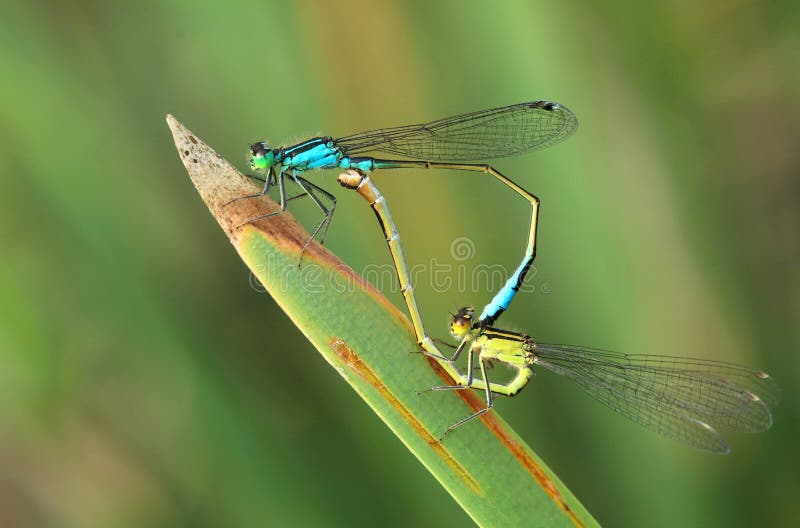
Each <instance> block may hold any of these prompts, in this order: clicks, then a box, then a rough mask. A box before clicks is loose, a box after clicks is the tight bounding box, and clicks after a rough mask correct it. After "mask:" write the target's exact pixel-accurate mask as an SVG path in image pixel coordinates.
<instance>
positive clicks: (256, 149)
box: [250, 141, 275, 171]
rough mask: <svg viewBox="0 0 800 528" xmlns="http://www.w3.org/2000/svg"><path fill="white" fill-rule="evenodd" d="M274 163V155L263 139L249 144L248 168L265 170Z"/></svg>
mask: <svg viewBox="0 0 800 528" xmlns="http://www.w3.org/2000/svg"><path fill="white" fill-rule="evenodd" d="M274 163H275V155H274V154H273V152H272V151H271V150H270V149H269V146H268V145H267V144H266V143H264V142H263V141H262V142H260V143H253V144H252V145H250V168H251V169H252V170H254V171H265V170H267V169H269V168H270V167H271V166H272V165H273V164H274Z"/></svg>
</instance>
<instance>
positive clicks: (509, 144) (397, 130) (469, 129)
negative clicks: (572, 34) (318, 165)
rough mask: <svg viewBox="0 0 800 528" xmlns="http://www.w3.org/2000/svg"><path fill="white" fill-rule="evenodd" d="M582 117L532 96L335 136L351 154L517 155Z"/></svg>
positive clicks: (552, 140) (557, 136)
mask: <svg viewBox="0 0 800 528" xmlns="http://www.w3.org/2000/svg"><path fill="white" fill-rule="evenodd" d="M577 126H578V120H577V119H576V118H575V115H574V114H573V113H572V112H571V111H570V110H569V109H568V108H567V107H565V106H562V105H560V104H558V103H553V102H550V101H533V102H529V103H520V104H515V105H511V106H504V107H501V108H493V109H491V110H481V111H478V112H471V113H468V114H462V115H458V116H453V117H446V118H444V119H439V120H437V121H431V122H430V123H423V124H418V125H407V126H401V127H394V128H382V129H379V130H370V131H369V132H361V133H359V134H354V135H352V136H346V137H342V138H338V139H335V140H334V143H335V144H336V146H337V147H339V148H340V149H342V151H343V152H344V153H345V154H347V155H350V156H352V155H357V154H364V153H367V152H386V153H390V154H399V155H401V156H406V157H409V158H416V159H422V160H428V161H474V160H483V159H493V158H502V157H506V156H516V155H518V154H523V153H525V152H530V151H533V150H538V149H542V148H545V147H549V146H550V145H554V144H556V143H558V142H559V141H562V140H564V139H566V138H567V137H569V136H570V135H571V134H572V133H573V132H574V131H575V129H576V128H577Z"/></svg>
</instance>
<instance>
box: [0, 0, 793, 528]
mask: <svg viewBox="0 0 800 528" xmlns="http://www.w3.org/2000/svg"><path fill="white" fill-rule="evenodd" d="M798 27H800V10H798V9H797V7H796V4H795V3H794V2H791V1H786V2H751V1H733V2H730V1H706V2H701V3H698V2H689V1H678V2H652V3H649V2H646V3H639V2H627V1H614V0H612V1H610V2H602V3H597V4H595V3H585V2H578V1H574V0H567V1H559V2H525V1H517V2H493V3H491V4H490V3H488V2H461V1H442V2H426V1H416V2H407V3H405V2H404V3H400V2H397V3H393V2H366V1H363V2H359V1H350V2H314V1H296V2H245V1H235V0H234V1H229V2H225V3H220V4H219V5H206V3H204V2H189V1H175V0H173V1H164V2H88V1H87V2H44V3H41V2H21V1H20V2H14V1H12V2H10V3H9V2H8V0H5V1H4V2H2V4H0V72H2V74H0V168H2V180H0V181H1V182H2V183H1V185H2V188H1V190H0V217H1V218H2V221H0V234H1V235H0V236H2V247H3V250H2V265H1V266H0V314H2V315H0V524H2V525H3V526H81V527H89V526H354V525H356V526H358V525H367V524H370V525H376V524H380V525H382V526H455V525H464V523H467V524H468V523H469V522H470V521H469V520H468V518H467V516H466V515H465V514H464V513H463V512H462V511H461V510H460V508H459V507H458V506H457V505H456V504H455V503H454V501H453V500H451V499H450V497H449V496H448V495H447V493H446V492H445V491H444V490H443V489H441V487H440V486H439V485H438V484H437V483H436V482H435V481H434V479H433V478H432V477H431V476H430V475H429V474H428V473H427V472H426V470H425V469H424V468H423V467H422V466H421V465H420V464H419V463H417V462H416V460H415V459H414V458H413V457H412V455H411V454H409V453H408V452H407V451H406V449H405V448H404V447H403V446H402V445H401V444H400V442H399V441H398V440H397V439H396V438H395V437H394V436H393V435H392V434H391V433H390V432H389V431H388V429H387V428H386V427H385V426H384V425H383V424H382V423H381V422H379V421H378V420H377V419H376V417H375V416H374V415H373V414H372V412H371V411H370V410H369V409H367V408H366V406H365V405H364V404H363V402H362V401H361V400H360V399H359V398H357V397H356V396H355V394H354V393H353V392H352V391H351V390H350V389H349V387H348V386H347V385H346V384H345V383H343V381H342V379H341V377H340V376H339V375H338V374H337V373H336V372H334V371H333V370H332V369H331V368H330V367H329V366H328V365H327V364H326V363H325V362H324V361H323V360H322V358H321V357H320V356H319V355H318V354H317V353H316V352H315V350H314V349H313V348H312V347H311V346H310V345H309V343H308V342H307V341H306V340H305V339H304V338H303V336H302V335H301V334H300V333H299V332H298V330H297V329H296V328H295V327H294V326H293V325H292V324H291V323H290V322H289V321H288V319H287V318H286V316H285V315H284V314H283V313H282V312H281V311H280V310H279V309H278V308H277V307H276V306H275V303H274V302H273V301H272V300H271V299H270V297H269V296H268V295H266V294H263V293H260V292H258V291H256V289H254V288H253V287H252V285H251V281H250V279H249V273H248V271H247V270H246V269H245V267H244V265H243V264H242V262H241V261H240V260H239V258H238V257H237V255H236V254H235V252H234V251H233V250H232V248H231V246H230V244H229V243H228V241H227V239H226V238H225V236H224V234H223V233H222V232H221V231H220V229H219V228H218V227H217V225H216V223H215V221H214V220H213V219H212V217H211V216H210V215H209V214H208V212H207V210H206V209H205V206H204V205H203V204H202V202H201V201H200V200H199V199H198V196H197V194H196V192H195V190H194V189H193V187H192V185H191V183H190V181H189V179H188V178H187V175H186V173H185V171H184V170H183V168H182V166H181V164H180V162H179V159H178V157H177V155H176V152H175V148H174V146H173V145H172V142H171V136H170V134H169V131H168V130H167V127H166V125H165V123H164V116H165V114H166V113H173V114H175V115H176V116H177V117H178V119H180V120H182V121H183V122H184V123H185V124H186V125H187V126H189V127H190V128H191V129H192V130H194V131H195V132H196V133H197V134H199V135H200V137H202V138H203V139H205V140H206V141H207V142H209V143H210V144H212V145H213V146H214V147H215V148H217V150H218V151H219V152H220V153H222V154H224V155H226V156H227V157H228V158H229V159H231V160H234V161H235V162H237V163H239V164H240V166H241V167H242V168H245V162H244V161H245V159H244V155H245V151H246V146H247V144H248V143H250V142H252V141H255V140H259V139H269V140H271V141H272V142H274V143H278V142H291V141H295V140H300V139H303V138H305V137H308V136H311V135H313V134H317V133H325V134H330V135H334V136H336V135H344V134H348V133H351V132H355V131H359V130H364V129H368V128H376V127H381V126H392V125H398V124H407V123H412V122H418V121H423V120H428V119H434V118H438V117H443V116H446V115H450V114H454V113H460V112H464V111H469V110H477V109H482V108H488V107H492V106H500V105H505V104H511V103H515V102H520V101H525V100H532V99H551V100H556V101H559V102H561V103H563V104H565V105H567V106H568V107H570V108H571V109H572V110H573V111H574V112H575V113H576V115H577V116H578V118H579V120H580V128H579V130H578V132H577V134H576V135H575V136H574V137H573V138H571V139H570V140H569V141H567V142H565V143H563V144H561V145H558V146H557V147H554V148H552V149H549V150H546V151H542V152H540V153H537V154H534V155H530V156H525V157H521V158H515V159H505V160H501V161H498V162H497V164H496V165H497V167H498V168H499V169H500V170H502V171H503V172H504V173H506V174H508V175H510V176H512V177H513V178H515V179H517V180H518V181H520V182H522V183H523V184H524V185H526V187H527V188H528V189H530V190H532V191H533V192H535V193H536V194H537V195H538V196H539V197H540V198H541V199H542V210H541V227H540V250H539V256H538V257H537V260H536V269H535V273H534V274H533V276H532V278H531V280H530V281H529V283H528V286H529V287H530V288H531V289H533V290H534V291H532V292H529V293H528V294H526V295H525V296H523V297H521V298H519V299H518V300H517V301H515V304H514V306H513V307H512V310H511V311H510V312H509V313H508V314H507V315H506V316H505V317H504V319H503V323H504V324H505V325H507V326H511V327H514V328H517V329H524V330H525V331H527V332H529V333H531V334H532V335H534V336H535V337H536V338H538V339H540V340H543V341H549V342H566V343H574V344H585V345H591V346H596V347H602V348H608V349H614V350H620V351H628V352H644V353H657V354H675V355H680V354H687V355H694V356H700V357H706V358H716V359H721V360H728V361H734V362H739V363H745V364H751V365H754V366H759V367H761V368H763V369H765V370H767V371H769V372H772V373H773V374H774V375H775V377H776V378H778V380H779V381H780V383H781V385H782V387H783V389H784V399H783V402H782V404H781V405H780V406H779V407H778V408H777V409H776V411H775V425H774V427H773V429H772V430H770V431H769V432H768V433H765V434H759V435H741V434H730V435H728V439H729V441H730V442H731V444H732V448H733V452H732V454H730V455H728V456H726V457H718V456H713V455H708V454H705V453H700V452H696V451H693V450H691V449H689V448H685V447H682V446H680V445H678V444H675V443H673V442H671V441H669V440H665V439H662V438H660V437H657V436H656V435H654V434H652V433H649V432H647V431H646V430H643V429H641V428H639V427H637V426H635V425H633V424H629V423H628V422H627V421H626V420H624V419H622V418H619V417H617V416H616V415H615V414H613V413H612V412H611V411H609V410H607V409H605V408H604V407H603V406H601V405H599V404H598V403H596V402H594V401H593V400H592V399H591V398H589V397H587V396H585V395H584V394H583V393H581V392H580V391H579V390H578V389H577V388H575V387H573V386H571V385H570V384H569V383H568V382H567V381H565V380H563V379H557V378H555V379H554V376H552V375H550V374H549V373H541V374H540V375H539V376H537V378H536V379H535V382H534V383H533V384H532V385H531V386H530V387H529V388H528V389H527V390H526V391H524V392H523V393H522V394H521V395H520V396H519V397H517V398H515V399H507V400H500V401H499V402H498V405H497V407H498V409H499V412H501V413H502V415H503V416H504V417H505V418H506V419H507V420H508V421H510V422H511V423H512V424H513V425H514V426H515V427H516V428H517V430H518V431H519V432H520V433H521V434H522V435H523V437H524V438H526V439H527V440H528V442H529V443H530V444H531V445H532V446H533V447H534V449H535V450H536V451H537V452H538V453H539V454H540V455H542V456H543V458H544V459H545V460H546V461H547V462H548V463H549V465H550V466H551V467H552V468H553V469H554V470H555V471H556V473H557V474H558V475H559V476H560V477H561V478H562V479H563V480H564V481H565V482H566V483H567V484H568V485H569V486H570V488H571V489H572V490H573V491H574V492H575V493H576V494H577V496H578V497H579V498H580V499H581V500H582V501H583V503H584V504H585V505H586V506H587V507H588V508H589V510H590V511H591V512H593V514H594V515H595V516H596V517H597V518H598V520H600V521H601V522H602V523H604V524H607V525H611V526H754V525H759V526H781V525H783V526H788V525H793V524H794V523H796V522H797V519H798V497H800V476H799V475H800V472H799V471H798V469H799V468H800V466H798V463H797V446H798V421H799V420H800V416H799V414H800V406H799V405H798V398H797V394H796V386H797V383H798V381H800V380H799V379H798V360H797V357H798V349H799V345H800V336H799V334H800V324H799V323H800V320H799V318H798V314H799V313H800V303H799V302H798V296H800V280H799V277H800V275H799V274H798V263H800V259H798V255H799V254H800V252H799V251H798V249H800V237H798V223H799V221H800V206H799V205H798V198H799V197H800V193H799V192H798V191H799V190H800V186H799V185H798V182H799V181H800V178H799V177H798V172H799V171H800V157H799V156H798V148H797V145H798V139H799V138H800V120H799V119H800V89H798V85H800V68H798V64H800V33H798V30H797V28H798ZM313 177H314V178H315V180H316V181H317V182H320V183H321V184H322V185H323V186H324V187H327V188H328V189H329V190H332V191H333V192H335V193H336V194H337V196H338V198H339V204H340V208H339V209H338V210H337V216H336V218H335V219H334V224H333V228H332V230H331V233H330V235H329V240H328V246H329V247H330V248H331V249H332V250H334V251H335V252H336V253H338V254H339V255H340V256H341V257H342V258H343V259H344V260H345V261H347V262H348V263H349V264H351V265H352V266H353V267H354V268H355V269H357V270H358V269H363V268H364V267H366V266H369V265H384V264H388V263H389V259H388V254H387V251H386V248H385V245H384V243H383V241H382V238H381V235H380V232H379V230H378V227H377V225H376V223H375V221H374V218H373V215H372V212H371V211H370V210H369V208H368V207H366V205H365V204H364V203H363V201H362V199H361V198H360V197H359V196H357V195H355V194H354V193H351V192H349V191H344V190H343V189H339V188H338V186H337V185H336V183H335V177H336V174H335V173H330V174H318V175H314V176H313ZM376 181H377V182H378V184H379V185H380V186H381V188H382V190H383V192H384V194H385V195H386V196H387V198H388V199H389V203H390V204H391V206H392V210H393V212H394V215H395V217H396V220H397V221H398V223H399V225H400V229H401V232H402V233H403V234H404V237H405V242H406V250H407V255H408V257H409V260H410V261H411V263H412V264H413V265H418V266H422V267H421V268H420V269H421V270H423V271H422V272H421V274H420V276H419V279H418V284H417V290H418V292H419V295H420V299H421V303H422V304H421V305H422V308H423V311H424V315H425V317H426V321H427V325H428V328H429V329H430V330H432V331H433V333H434V334H437V335H440V336H442V337H444V336H445V334H446V328H445V324H446V321H447V316H446V314H447V313H448V312H449V311H451V310H453V309H454V308H456V307H458V306H459V305H461V304H481V303H484V302H485V301H486V300H487V299H488V298H489V296H490V293H489V292H488V291H486V289H484V290H482V291H471V289H470V288H458V287H453V288H451V289H449V290H447V291H444V292H443V291H440V289H441V288H437V287H435V285H433V284H431V281H430V280H429V278H428V276H427V275H426V273H425V271H424V270H426V269H429V268H425V266H430V263H431V259H436V262H437V263H441V264H443V265H446V264H448V263H450V264H451V265H453V266H455V268H454V269H462V268H463V269H465V270H467V273H469V270H470V269H472V268H473V267H474V266H480V265H486V264H493V263H494V264H501V265H503V266H504V268H505V269H506V270H510V269H512V267H513V266H514V265H515V263H516V261H517V259H518V258H519V256H520V254H521V250H522V242H523V240H524V237H525V230H526V226H527V221H528V218H527V216H528V209H527V206H526V205H525V204H524V203H522V202H521V201H520V200H518V199H516V198H515V197H514V195H513V194H511V193H510V192H509V191H507V190H506V189H504V188H503V187H502V186H500V185H499V184H497V182H494V181H491V179H489V178H486V177H483V176H481V175H476V174H461V173H449V174H448V173H433V172H430V173H425V172H413V171H406V172H398V173H387V174H381V175H377V176H376ZM295 210H296V211H297V214H298V215H299V216H300V218H301V219H302V220H303V221H304V222H305V223H306V225H311V224H312V223H313V222H314V221H315V220H316V218H317V217H316V215H315V214H314V211H313V210H312V209H310V208H308V207H306V206H299V207H297V208H296V209H295ZM458 237H468V238H469V240H470V241H472V243H473V244H474V248H475V251H474V255H472V256H471V258H470V259H468V260H460V261H459V260H456V259H453V258H452V256H451V254H450V247H451V243H452V241H453V240H455V239H457V238H458ZM387 293H388V294H390V296H391V299H392V300H393V301H394V302H395V303H397V304H398V305H400V302H401V298H400V296H399V295H397V294H396V293H392V292H391V291H389V292H387ZM401 359H402V358H399V360H401ZM409 383H412V384H413V383H414V380H409ZM420 388H421V389H422V388H424V387H420ZM476 426H480V425H479V424H478V425H476ZM476 449H479V446H476ZM490 463H491V460H487V464H490ZM501 484H502V483H500V484H499V485H501ZM509 492H510V493H513V490H509ZM535 515H536V512H534V511H532V512H531V517H532V520H531V524H532V525H534V524H535Z"/></svg>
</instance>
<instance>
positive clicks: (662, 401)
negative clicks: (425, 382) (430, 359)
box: [426, 308, 780, 454]
mask: <svg viewBox="0 0 800 528" xmlns="http://www.w3.org/2000/svg"><path fill="white" fill-rule="evenodd" d="M473 316H474V311H473V310H472V309H471V308H462V309H461V310H459V311H458V313H456V314H455V315H454V316H453V319H452V324H451V328H450V331H451V334H452V335H453V337H455V338H456V339H458V340H463V338H464V336H469V335H470V334H471V333H473V334H474V330H473V329H472V326H473V325H472V319H473ZM474 335H475V337H474V338H469V337H468V339H470V347H469V351H468V355H467V370H466V374H462V375H461V376H460V379H459V383H458V385H454V386H443V387H434V388H432V389H429V390H458V389H470V388H472V389H478V390H484V391H485V393H486V407H485V408H483V409H481V410H479V411H477V412H475V413H473V414H471V415H469V416H467V417H466V418H464V419H462V420H459V421H458V422H456V423H454V424H453V425H451V426H450V427H449V428H448V429H447V431H446V432H445V434H447V432H450V431H452V430H453V429H455V428H456V427H459V426H461V425H464V424H465V423H467V422H469V421H470V420H472V419H474V418H477V417H478V416H480V415H482V414H484V413H487V412H489V410H491V408H492V404H493V394H501V395H505V396H514V395H516V394H518V393H519V391H521V390H522V389H523V388H524V387H525V386H526V385H527V384H528V382H529V381H530V380H531V378H532V377H533V374H534V369H535V368H537V367H541V368H543V369H546V370H549V371H551V372H555V373H556V374H559V375H561V376H564V377H566V378H568V379H570V380H572V381H573V382H575V383H576V384H577V385H578V387H580V388H581V389H582V390H584V391H585V392H587V393H588V394H589V395H591V396H592V397H593V398H595V399H596V400H598V401H600V402H601V403H603V404H605V405H607V406H608V407H610V408H612V409H613V410H615V411H616V412H618V413H619V414H621V415H622V416H625V417H626V418H629V419H630V420H633V421H634V422H636V423H638V424H640V425H642V426H644V427H646V428H648V429H650V430H652V431H655V432H656V433H659V434H661V435H664V436H666V437H669V438H672V439H673V440H677V441H678V442H681V443H684V444H686V445H689V446H692V447H695V448H697V449H702V450H706V451H711V452H714V453H720V454H725V453H727V452H728V451H729V447H728V444H727V442H726V441H725V439H724V438H723V437H722V436H721V435H720V434H719V432H718V430H724V431H740V432H759V431H765V430H767V429H769V428H770V426H771V425H772V414H771V413H770V409H769V407H770V406H773V407H774V406H775V405H777V404H778V401H779V399H780V390H779V388H778V386H777V384H776V383H775V381H774V380H773V379H772V378H771V377H770V376H769V375H768V374H767V373H765V372H763V371H760V370H756V369H751V368H748V367H743V366H740V365H735V364H733V363H723V362H720V361H711V360H705V359H695V358H686V357H669V356H657V355H628V354H620V353H618V352H609V351H605V350H598V349H593V348H585V347H577V346H569V345H552V344H544V343H539V342H536V341H534V340H533V339H531V338H530V337H529V336H527V335H525V334H520V333H516V332H509V331H506V330H500V329H496V328H489V327H486V328H483V329H481V332H480V333H478V334H474ZM456 359H458V358H457V357H455V358H453V360H456ZM476 359H477V362H478V369H479V370H480V373H481V379H477V378H475V376H474V369H475V361H476ZM493 363H500V364H503V365H506V366H507V367H509V368H511V370H512V371H513V373H514V375H513V377H512V379H511V380H510V381H509V382H508V383H504V384H503V383H496V382H491V381H489V376H488V370H487V366H488V365H491V364H493ZM426 392H427V391H426Z"/></svg>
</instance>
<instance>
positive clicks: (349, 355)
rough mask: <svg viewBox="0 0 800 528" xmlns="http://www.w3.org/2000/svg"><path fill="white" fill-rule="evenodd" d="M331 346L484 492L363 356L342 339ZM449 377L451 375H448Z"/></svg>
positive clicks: (462, 475) (469, 482) (463, 476)
mask: <svg viewBox="0 0 800 528" xmlns="http://www.w3.org/2000/svg"><path fill="white" fill-rule="evenodd" d="M331 348H332V349H333V352H334V353H335V354H336V356H337V357H338V358H339V359H340V360H341V361H342V363H343V364H344V365H345V366H346V367H348V368H349V369H350V370H351V371H352V372H354V373H356V374H357V375H358V377H360V378H361V379H362V380H364V381H366V382H367V383H369V384H370V385H371V386H372V387H373V388H374V389H375V390H377V391H378V392H379V393H380V395H381V396H383V398H384V399H385V400H386V401H387V402H388V403H389V405H391V406H392V407H394V409H395V410H396V411H397V412H398V413H399V414H400V416H402V417H403V419H404V420H405V421H406V422H407V423H408V424H409V425H410V426H411V427H413V428H414V430H415V431H416V432H417V434H419V435H420V436H421V437H422V438H423V439H424V440H425V442H427V443H428V445H430V446H431V447H432V448H433V450H434V451H436V454H438V455H439V456H440V457H441V458H442V460H444V462H445V463H446V464H447V465H448V466H449V467H450V469H451V470H452V471H453V473H455V474H456V475H457V476H458V477H459V478H461V480H462V481H463V482H464V483H465V484H466V485H467V486H469V487H470V489H472V491H474V492H475V493H477V494H482V491H481V487H480V486H479V485H478V482H477V481H476V480H475V478H474V477H473V476H472V475H470V474H469V472H467V470H466V469H465V468H464V466H462V465H461V464H459V463H458V461H457V460H456V459H455V458H454V457H453V455H451V454H450V452H449V451H448V450H447V449H446V448H445V447H444V445H443V444H442V443H441V442H439V440H438V439H437V438H436V437H435V436H433V435H432V434H431V433H430V432H429V431H428V430H427V429H426V428H425V426H424V425H422V423H420V421H419V420H417V418H416V417H415V416H414V413H412V412H411V411H410V410H409V409H408V407H406V406H405V405H403V402H401V401H400V400H399V399H398V398H397V397H396V396H395V395H394V394H392V393H391V391H389V389H388V388H387V387H386V385H384V383H383V382H382V381H381V380H380V378H379V377H378V375H377V374H375V372H374V371H373V370H372V369H371V368H370V367H369V365H367V364H366V363H364V362H363V361H362V360H361V358H360V357H359V356H358V354H356V352H355V351H354V350H353V349H352V348H350V347H349V346H348V345H347V343H345V342H344V341H343V340H341V339H334V340H333V341H331ZM448 379H449V377H448Z"/></svg>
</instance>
